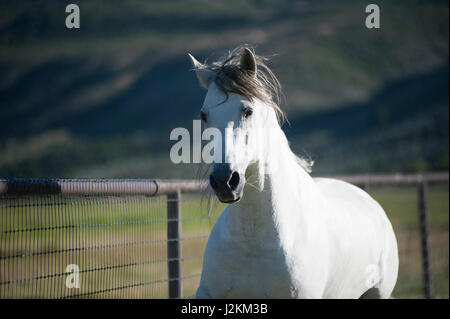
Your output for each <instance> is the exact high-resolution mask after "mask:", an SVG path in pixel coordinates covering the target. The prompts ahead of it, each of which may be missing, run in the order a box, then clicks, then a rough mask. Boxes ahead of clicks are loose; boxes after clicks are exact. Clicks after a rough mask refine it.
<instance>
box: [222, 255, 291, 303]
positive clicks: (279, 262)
mask: <svg viewBox="0 0 450 319" xmlns="http://www.w3.org/2000/svg"><path fill="white" fill-rule="evenodd" d="M223 257H224V259H223V261H222V265H223V270H224V272H225V273H226V275H225V276H224V277H223V283H222V284H223V286H224V287H227V289H226V290H225V297H226V298H261V297H262V296H263V297H266V298H289V297H291V290H292V287H291V286H292V285H291V280H290V278H291V276H290V274H289V270H288V267H287V265H286V263H285V262H284V260H285V258H284V257H283V253H282V251H281V249H277V250H269V251H254V252H253V253H249V252H248V251H246V250H242V249H238V248H235V249H230V250H228V253H227V254H224V256H223Z"/></svg>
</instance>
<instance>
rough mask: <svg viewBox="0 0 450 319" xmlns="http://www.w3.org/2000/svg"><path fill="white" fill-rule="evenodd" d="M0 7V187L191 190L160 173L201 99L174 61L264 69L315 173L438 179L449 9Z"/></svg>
mask: <svg viewBox="0 0 450 319" xmlns="http://www.w3.org/2000/svg"><path fill="white" fill-rule="evenodd" d="M76 3H77V4H78V5H79V6H80V10H81V28H80V29H79V30H68V29H66V28H65V25H64V20H65V17H66V13H65V12H64V8H65V3H64V2H60V1H50V0H41V1H33V2H30V1H14V2H2V3H0V176H30V177H33V176H59V177H192V176H194V175H195V173H196V169H195V168H194V167H191V165H184V166H180V165H173V164H171V162H170V160H169V149H170V146H171V145H172V144H173V142H172V141H170V140H169V133H170V131H171V130H172V129H173V128H175V127H178V126H184V127H187V128H191V127H192V119H193V118H196V117H197V114H198V110H199V107H200V105H201V103H202V99H203V96H204V91H203V90H202V89H201V88H200V87H199V86H198V84H197V80H196V78H195V75H194V74H193V73H192V72H190V71H189V69H190V64H189V60H188V58H187V53H188V52H191V53H193V54H194V55H195V56H196V57H197V58H198V59H199V60H204V59H206V58H210V59H213V58H214V57H217V56H218V55H221V54H223V53H225V52H226V51H227V50H228V49H231V48H233V47H235V46H237V45H240V44H243V43H248V44H251V45H254V46H256V50H257V53H259V54H263V55H272V54H275V53H276V54H278V55H277V56H275V57H273V58H272V60H271V62H270V63H269V64H270V66H271V67H272V68H273V70H274V72H275V73H276V74H277V75H278V76H279V79H280V81H281V83H282V85H283V88H284V93H285V95H286V102H287V103H286V104H285V105H283V108H284V109H285V110H286V111H287V114H288V117H289V119H290V122H291V126H288V125H285V126H284V129H285V131H286V133H287V135H288V136H289V138H290V140H291V145H292V148H293V149H294V150H295V151H296V152H297V153H299V154H303V155H305V154H307V155H309V156H311V157H312V158H313V159H315V160H316V165H315V167H316V168H315V170H316V172H318V173H346V172H347V173H350V172H369V171H370V172H374V171H416V170H437V169H448V96H449V93H448V30H449V23H448V13H449V12H448V2H447V1H412V0H411V1H409V0H408V1H407V0H403V1H395V2H394V1H379V2H378V4H379V6H380V8H381V29H379V30H368V29H367V28H366V27H365V26H364V19H365V16H366V13H365V12H364V8H365V5H366V4H367V3H366V2H363V1H357V0H355V1H353V0H349V1H320V2H319V1H296V2H293V1H243V0H233V1H225V0H223V1H222V0H219V1H206V0H197V1H194V0H185V1H181V0H178V1H137V0H136V1H107V2H105V1H94V0H85V1H81V0H80V1H78V2H76Z"/></svg>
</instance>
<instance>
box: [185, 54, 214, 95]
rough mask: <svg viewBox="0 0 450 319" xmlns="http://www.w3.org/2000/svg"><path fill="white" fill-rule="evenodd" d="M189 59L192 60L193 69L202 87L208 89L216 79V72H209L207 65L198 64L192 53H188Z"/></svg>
mask: <svg viewBox="0 0 450 319" xmlns="http://www.w3.org/2000/svg"><path fill="white" fill-rule="evenodd" d="M188 55H189V58H190V59H191V63H192V68H193V70H194V71H195V74H196V75H197V78H198V80H199V82H200V85H201V86H203V87H204V88H205V89H208V87H209V84H210V83H211V80H212V79H213V78H214V72H213V71H211V70H208V69H207V68H206V66H205V65H203V64H201V63H200V62H198V61H197V60H196V59H195V58H194V57H193V56H192V55H191V54H190V53H188Z"/></svg>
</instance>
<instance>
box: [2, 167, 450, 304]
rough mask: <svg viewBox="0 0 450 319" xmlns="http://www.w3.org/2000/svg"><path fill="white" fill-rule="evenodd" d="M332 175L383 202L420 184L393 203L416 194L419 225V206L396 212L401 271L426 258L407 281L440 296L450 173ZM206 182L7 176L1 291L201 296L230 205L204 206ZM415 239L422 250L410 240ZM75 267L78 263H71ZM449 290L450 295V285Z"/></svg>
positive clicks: (7, 294)
mask: <svg viewBox="0 0 450 319" xmlns="http://www.w3.org/2000/svg"><path fill="white" fill-rule="evenodd" d="M332 177H333V178H337V179H341V180H344V181H347V182H349V183H352V184H355V185H357V186H360V187H361V188H364V189H365V190H366V191H369V192H370V193H371V194H372V192H373V193H374V196H375V198H376V199H377V197H376V196H378V195H377V194H380V195H379V196H380V198H381V200H383V198H386V199H388V198H390V197H389V196H391V195H392V194H390V192H387V193H386V192H384V193H383V189H384V187H386V186H389V185H390V186H396V187H402V188H408V187H409V188H414V189H416V192H415V193H413V195H410V194H409V193H408V194H403V193H401V192H399V195H398V196H397V195H396V196H394V197H393V198H403V199H402V202H401V203H400V205H401V207H400V206H393V205H394V204H395V203H389V202H387V201H386V203H385V205H387V206H388V207H390V205H391V206H392V207H393V208H392V210H398V209H399V208H397V207H400V209H403V208H405V209H406V207H409V206H411V201H414V204H413V205H412V206H411V207H416V209H417V214H416V216H417V223H416V222H415V221H414V222H408V223H409V224H411V225H412V226H411V227H413V228H412V230H410V228H408V227H410V226H408V225H409V224H405V223H404V222H403V220H405V218H406V219H411V214H408V215H406V214H403V215H402V216H400V215H399V216H398V217H396V216H390V218H392V219H393V220H394V222H393V224H394V228H396V224H395V222H396V220H397V219H398V220H399V222H398V225H399V226H398V227H397V228H396V229H395V230H396V233H400V234H399V235H400V237H401V238H399V242H400V241H401V245H400V246H402V247H403V246H405V245H406V246H405V248H404V249H403V248H401V247H400V250H401V251H400V258H401V259H403V260H405V262H404V266H401V269H400V272H402V267H405V269H406V268H407V267H409V266H410V265H409V264H410V263H411V260H408V259H407V258H409V259H419V260H421V264H420V265H421V266H420V269H421V270H420V271H421V276H422V278H421V279H420V278H416V277H417V276H415V274H414V276H413V275H411V276H410V277H408V276H406V275H407V274H406V275H405V276H406V277H405V279H404V282H405V283H408V282H409V283H411V281H414V282H416V281H421V282H422V292H423V296H425V297H426V298H433V297H434V296H435V293H434V290H435V289H434V288H435V287H434V282H433V267H432V266H433V261H432V254H431V250H432V249H433V248H432V247H434V246H433V245H432V244H433V243H432V242H431V243H430V228H429V222H430V220H429V201H430V200H429V193H430V190H431V188H430V187H433V185H444V187H446V188H445V189H444V192H445V191H446V192H447V195H448V180H449V173H448V172H441V173H427V174H367V175H346V176H332ZM207 185H208V183H207V182H206V181H204V180H161V179H28V178H7V179H0V298H23V297H27V298H28V297H38V298H90V297H94V298H99V297H107V298H148V297H152V298H153V297H157V298H165V297H169V298H182V297H183V296H185V295H188V296H187V297H192V296H193V295H192V294H193V293H194V292H195V288H196V286H197V285H198V280H199V277H200V272H201V264H202V255H203V250H204V247H205V245H206V240H207V238H208V236H209V231H210V229H211V227H212V226H213V225H214V222H215V220H216V218H217V217H218V213H220V211H221V210H222V209H223V206H220V205H219V207H217V208H216V210H215V213H211V214H209V215H208V214H206V213H204V211H205V207H203V206H202V205H200V204H199V203H201V200H200V199H199V198H198V196H197V195H196V194H201V193H203V192H204V190H205V189H206V187H207ZM377 187H378V188H379V189H377ZM182 194H186V195H183V200H182ZM402 194H403V195H402ZM196 196H197V197H196ZM402 196H403V197H402ZM391 197H392V196H391ZM414 198H415V199H414ZM396 200H397V199H396ZM440 201H441V199H439V200H438V201H436V200H433V202H432V203H431V204H432V205H435V204H434V203H435V202H438V203H440ZM381 204H382V206H383V207H384V206H385V205H384V204H383V203H381ZM441 204H442V203H441ZM441 204H439V205H441ZM442 205H444V204H442ZM446 205H447V206H446V208H442V209H446V210H447V212H446V213H447V219H446V220H447V222H446V223H447V224H446V229H444V230H443V231H444V233H445V232H446V234H447V242H446V245H447V246H446V247H447V248H446V256H444V257H443V259H442V258H441V259H439V267H440V268H442V269H443V274H444V276H445V273H446V276H447V281H448V200H447V202H446ZM444 206H445V205H444ZM433 207H434V206H433ZM408 209H409V208H408ZM440 209H441V208H440ZM202 211H203V213H202ZM386 211H387V213H388V215H389V209H387V210H386ZM182 212H183V213H182ZM396 218H397V219H396ZM416 224H417V225H416ZM444 224H445V221H444ZM405 225H406V226H405ZM415 225H416V226H415ZM415 229H418V232H417V234H418V235H417V236H416V235H415V234H416V231H415ZM433 229H434V227H433ZM440 234H441V233H440ZM404 236H406V237H405V239H403V237H404ZM439 236H440V235H439ZM415 237H419V238H420V240H419V243H420V244H418V247H419V248H418V249H416V248H411V247H410V243H411V242H415V241H411V240H410V239H411V238H415ZM432 238H434V237H432ZM439 238H440V237H439ZM440 242H441V241H440ZM444 244H445V242H444ZM411 245H412V244H411ZM414 247H415V246H414ZM439 249H441V248H439ZM416 251H418V253H419V255H417V252H416ZM442 251H444V252H445V247H444V249H443V250H442ZM408 256H413V257H408ZM433 256H434V255H433ZM438 257H442V256H438ZM73 265H75V266H76V267H78V269H75V270H70V269H69V268H70V267H71V266H73ZM69 266H70V267H69ZM67 267H69V268H67ZM445 267H446V272H445ZM416 268H417V269H419V267H416ZM416 268H414V269H416ZM404 272H406V271H404ZM440 276H441V275H440ZM411 278H413V279H411ZM77 283H79V286H77ZM437 283H438V284H439V285H440V286H442V283H441V281H440V280H439V281H438V282H437ZM413 284H416V283H413ZM402 285H403V284H402ZM443 289H444V290H445V289H446V292H445V293H446V294H447V297H448V285H447V286H446V287H444V288H443ZM405 291H406V292H407V289H406V288H405ZM394 292H395V291H394Z"/></svg>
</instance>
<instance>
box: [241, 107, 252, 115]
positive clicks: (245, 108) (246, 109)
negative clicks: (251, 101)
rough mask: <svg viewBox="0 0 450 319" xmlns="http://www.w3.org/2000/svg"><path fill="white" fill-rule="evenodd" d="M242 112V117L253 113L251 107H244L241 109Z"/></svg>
mask: <svg viewBox="0 0 450 319" xmlns="http://www.w3.org/2000/svg"><path fill="white" fill-rule="evenodd" d="M242 113H243V114H244V117H245V118H247V117H249V116H250V115H252V114H253V110H252V108H251V107H244V109H243V110H242Z"/></svg>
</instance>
